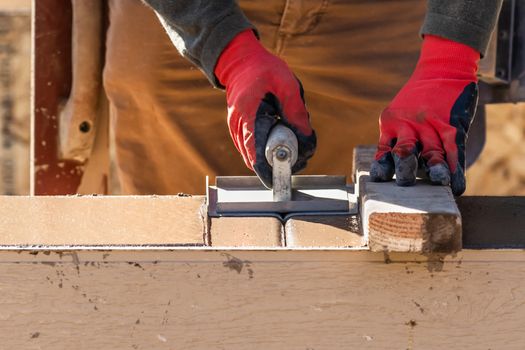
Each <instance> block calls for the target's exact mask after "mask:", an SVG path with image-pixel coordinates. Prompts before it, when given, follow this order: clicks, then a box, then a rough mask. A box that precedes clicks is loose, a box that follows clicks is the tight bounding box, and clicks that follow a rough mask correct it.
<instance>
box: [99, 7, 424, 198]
mask: <svg viewBox="0 0 525 350" xmlns="http://www.w3.org/2000/svg"><path fill="white" fill-rule="evenodd" d="M240 5H241V7H242V8H243V10H244V11H245V13H246V15H247V17H248V18H249V19H250V20H251V21H252V22H253V23H254V24H255V25H256V26H257V28H258V29H259V32H260V35H261V40H262V43H263V44H264V45H265V46H266V47H267V48H268V49H270V50H271V51H272V52H273V53H275V54H276V55H278V56H280V57H282V58H283V59H284V60H285V61H286V62H288V64H289V65H290V67H291V68H292V70H293V71H294V73H295V74H296V75H297V76H298V77H299V79H300V80H301V81H302V83H303V85H304V87H305V98H306V103H307V107H308V110H309V112H310V115H311V118H312V124H313V127H314V128H315V130H316V132H317V135H318V148H317V152H316V154H315V155H314V157H313V158H312V160H311V161H310V163H309V166H308V168H307V169H306V171H305V172H304V173H306V174H346V175H347V176H350V175H351V168H352V150H353V148H354V147H355V146H356V145H359V144H372V143H376V142H377V139H378V124H377V120H378V116H379V114H380V112H381V110H382V109H383V108H385V107H386V105H387V104H388V102H389V101H390V99H391V98H392V97H393V96H394V95H395V94H396V92H397V91H398V89H399V88H400V87H401V86H402V85H403V83H404V82H405V81H406V80H407V79H408V77H409V75H410V73H411V72H412V69H413V67H414V66H415V64H416V61H417V56H418V52H419V46H420V39H419V37H418V31H419V27H420V25H421V23H422V21H423V17H424V13H425V2H424V1H421V0H402V1H401V0H400V1H391V0H384V1H380V0H375V1H370V0H360V1H358V0H304V1H303V0H265V1H255V0H252V1H240ZM109 10H110V11H109V23H110V24H109V29H108V33H107V39H106V42H107V50H106V60H105V68H104V87H105V90H106V93H107V95H108V98H109V101H110V114H111V125H112V127H113V131H114V135H115V144H116V155H117V165H118V172H119V178H120V181H121V187H122V192H123V193H124V194H175V193H178V192H185V193H192V194H203V193H204V192H205V176H206V175H210V176H211V177H213V176H215V175H249V174H250V173H251V172H250V171H249V170H248V169H246V168H245V166H244V164H243V162H242V159H241V157H240V155H239V154H238V153H237V151H236V150H235V148H234V146H233V143H232V141H231V140H230V138H229V133H228V128H227V124H226V101H225V94H224V92H222V91H220V90H217V89H213V88H212V87H211V86H210V84H209V82H208V81H207V80H206V78H205V77H204V76H203V74H202V73H201V72H200V71H199V70H198V69H196V68H195V67H193V66H192V65H191V64H189V63H188V62H187V61H186V60H184V59H183V58H182V57H181V56H180V55H179V54H178V52H177V51H176V50H175V48H174V47H173V46H172V44H171V42H170V41H169V38H168V36H167V35H166V34H165V32H164V30H163V28H162V26H161V25H160V23H159V21H158V19H157V17H156V16H155V14H154V13H153V12H152V11H151V10H150V9H149V8H147V7H146V6H144V5H143V4H142V3H141V2H140V1H139V0H109Z"/></svg>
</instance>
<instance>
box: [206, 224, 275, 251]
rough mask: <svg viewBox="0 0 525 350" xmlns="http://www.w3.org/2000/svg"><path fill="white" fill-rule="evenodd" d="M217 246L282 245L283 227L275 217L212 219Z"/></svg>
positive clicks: (211, 235)
mask: <svg viewBox="0 0 525 350" xmlns="http://www.w3.org/2000/svg"><path fill="white" fill-rule="evenodd" d="M210 223H211V224H210V228H209V232H210V241H211V242H210V243H211V245H212V246H215V247H281V246H283V240H282V235H283V232H282V231H283V227H282V225H281V222H280V221H279V220H278V219H276V218H273V217H238V218H236V217H222V218H212V219H211V221H210Z"/></svg>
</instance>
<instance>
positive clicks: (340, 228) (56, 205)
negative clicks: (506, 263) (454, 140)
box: [0, 196, 525, 250]
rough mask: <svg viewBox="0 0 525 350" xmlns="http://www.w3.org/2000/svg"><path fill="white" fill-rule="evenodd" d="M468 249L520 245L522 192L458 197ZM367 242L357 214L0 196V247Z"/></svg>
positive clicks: (183, 201)
mask: <svg viewBox="0 0 525 350" xmlns="http://www.w3.org/2000/svg"><path fill="white" fill-rule="evenodd" d="M458 204H459V206H460V209H461V211H462V216H463V218H462V219H463V220H462V221H463V227H464V230H463V244H464V246H465V247H467V248H476V249H477V248H485V249H490V248H525V197H462V198H460V199H459V200H458ZM131 245H137V246H145V247H150V248H151V247H153V246H165V247H171V248H173V247H180V246H188V245H191V246H195V245H197V246H209V245H211V246H213V247H214V248H233V247H237V248H238V247H243V248H251V249H253V248H255V249H318V250H319V249H320V250H323V249H352V248H356V247H366V242H365V241H364V237H363V236H362V234H361V232H360V230H359V221H358V217H357V216H349V217H346V216H341V217H324V218H323V217H316V216H313V217H295V218H293V219H290V220H288V221H287V222H286V223H281V222H280V221H279V220H277V219H275V218H249V219H247V218H220V219H217V218H214V219H210V218H207V217H206V207H205V198H204V197H202V196H194V197H184V196H37V197H26V196H0V248H1V247H4V248H11V249H18V248H31V247H46V248H47V249H52V248H57V247H66V248H68V247H69V248H76V247H84V248H97V247H101V246H128V247H129V246H131Z"/></svg>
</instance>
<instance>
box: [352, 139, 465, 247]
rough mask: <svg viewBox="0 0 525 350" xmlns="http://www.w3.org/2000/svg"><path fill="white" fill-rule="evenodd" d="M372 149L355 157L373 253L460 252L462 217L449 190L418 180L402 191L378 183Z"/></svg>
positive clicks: (392, 184) (358, 150) (362, 212)
mask: <svg viewBox="0 0 525 350" xmlns="http://www.w3.org/2000/svg"><path fill="white" fill-rule="evenodd" d="M373 154H374V148H373V147H357V148H356V150H355V153H354V169H355V174H356V175H355V176H356V188H357V191H358V194H359V198H360V204H361V205H360V215H361V220H362V227H363V232H364V235H365V238H368V243H369V246H370V249H372V250H374V251H381V250H384V251H406V252H429V251H456V250H459V249H461V215H460V213H459V210H458V208H457V206H456V203H455V201H454V197H453V195H452V192H451V190H450V188H449V187H448V186H433V185H431V184H429V183H428V182H425V181H423V180H418V182H417V184H416V185H415V186H411V187H400V186H397V185H396V184H395V182H394V181H390V182H385V183H373V182H370V180H369V176H368V175H369V174H368V170H369V169H370V162H371V161H372V159H373Z"/></svg>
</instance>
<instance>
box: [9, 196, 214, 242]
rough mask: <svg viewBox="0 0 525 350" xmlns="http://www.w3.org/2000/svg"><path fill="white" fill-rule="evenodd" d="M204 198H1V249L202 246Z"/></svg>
mask: <svg viewBox="0 0 525 350" xmlns="http://www.w3.org/2000/svg"><path fill="white" fill-rule="evenodd" d="M204 200H205V199H204V197H202V196H195V197H178V196H49V197H45V196H42V197H41V196H38V197H26V196H0V246H13V247H16V246H28V245H29V246H39V245H41V246H63V245H70V246H78V245H91V246H97V245H180V244H183V245H184V244H189V245H203V244H204V233H205V219H204V218H203V213H202V210H203V208H202V206H203V205H204Z"/></svg>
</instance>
